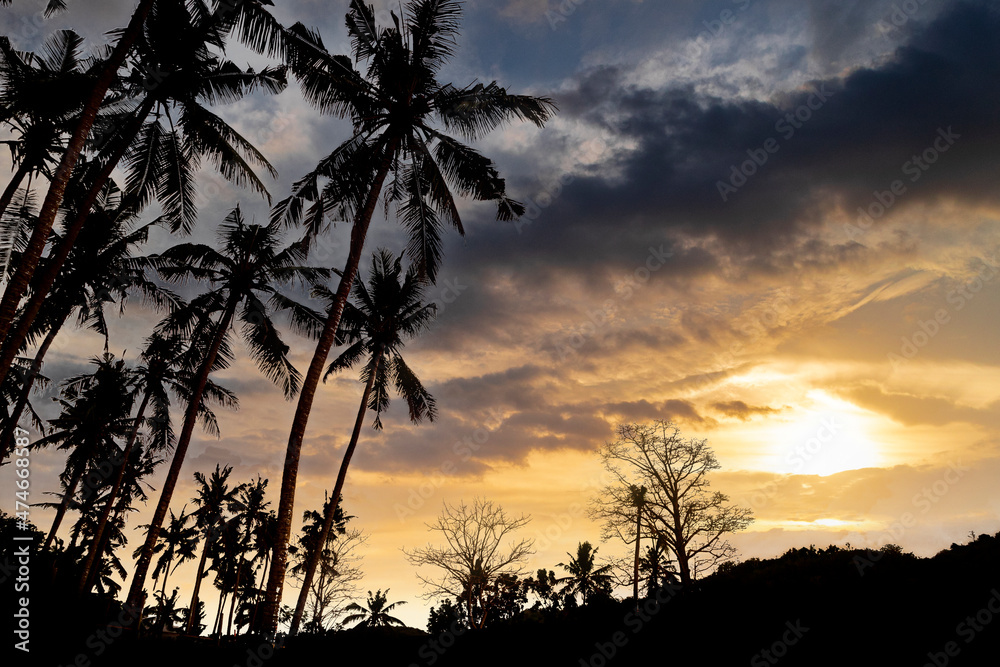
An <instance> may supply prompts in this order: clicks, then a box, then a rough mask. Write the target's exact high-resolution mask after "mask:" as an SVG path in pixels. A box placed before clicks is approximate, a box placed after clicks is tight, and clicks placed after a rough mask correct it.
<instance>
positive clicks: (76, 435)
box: [33, 354, 135, 550]
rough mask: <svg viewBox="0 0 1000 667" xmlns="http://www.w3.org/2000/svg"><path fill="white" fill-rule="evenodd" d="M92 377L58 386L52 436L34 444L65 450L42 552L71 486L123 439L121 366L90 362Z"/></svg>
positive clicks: (125, 408)
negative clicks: (55, 504) (61, 486)
mask: <svg viewBox="0 0 1000 667" xmlns="http://www.w3.org/2000/svg"><path fill="white" fill-rule="evenodd" d="M91 363H92V364H93V365H94V366H96V368H95V370H94V372H93V373H91V374H88V375H80V376H76V377H72V378H69V379H67V380H66V381H65V382H64V383H63V390H62V397H61V398H60V399H59V403H60V404H61V405H62V408H63V409H62V413H61V414H60V415H59V417H57V418H55V419H53V420H52V421H51V424H52V426H53V427H54V428H55V432H53V433H52V434H51V435H48V436H46V437H44V438H42V439H41V440H38V441H37V442H35V443H34V445H33V446H34V447H36V448H41V447H46V446H48V445H51V444H56V445H58V446H59V448H60V449H71V450H72V451H71V452H70V454H69V456H68V458H67V460H66V470H65V472H64V473H63V475H62V479H63V482H64V484H65V490H64V493H63V494H62V501H61V502H60V503H59V506H58V509H57V510H56V516H55V518H54V519H53V521H52V528H51V529H50V530H49V534H48V535H47V536H46V538H45V543H44V544H43V546H42V549H43V550H44V549H48V547H49V545H50V544H52V540H53V539H54V538H55V535H56V531H58V530H59V525H60V523H61V522H62V519H63V517H64V516H65V514H66V510H67V509H68V508H69V506H70V503H71V502H72V501H73V498H74V497H75V495H76V490H77V486H78V485H79V483H80V481H81V480H82V479H83V476H84V473H85V472H86V471H87V468H88V466H89V465H90V464H91V463H92V462H93V461H98V460H99V461H106V460H107V459H109V458H110V453H111V452H116V451H118V444H117V442H116V441H115V440H116V438H120V437H124V436H125V435H127V434H128V427H129V414H130V412H131V410H132V404H133V401H134V398H135V396H134V392H133V388H132V378H131V375H130V373H129V372H128V369H127V368H126V367H125V363H124V361H122V360H120V359H115V358H114V356H113V355H110V354H105V355H104V356H102V357H99V358H95V359H92V360H91Z"/></svg>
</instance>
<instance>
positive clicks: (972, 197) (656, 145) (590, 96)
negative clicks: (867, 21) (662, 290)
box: [490, 4, 1000, 270]
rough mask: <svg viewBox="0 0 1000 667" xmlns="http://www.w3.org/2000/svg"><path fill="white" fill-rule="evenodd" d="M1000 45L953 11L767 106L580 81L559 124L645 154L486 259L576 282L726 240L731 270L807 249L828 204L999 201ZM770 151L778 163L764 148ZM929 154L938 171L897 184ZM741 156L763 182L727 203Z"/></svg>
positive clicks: (577, 185)
mask: <svg viewBox="0 0 1000 667" xmlns="http://www.w3.org/2000/svg"><path fill="white" fill-rule="evenodd" d="M998 37H1000V16H998V15H997V14H996V13H992V12H989V11H987V10H985V9H983V8H976V7H973V6H969V5H964V4H961V5H956V6H954V7H952V8H951V9H950V10H948V11H947V12H945V13H944V14H942V15H941V16H940V17H939V18H938V19H937V20H935V21H934V22H933V23H932V24H930V25H929V26H927V27H926V29H925V30H923V31H922V32H920V33H919V34H918V35H916V36H915V37H914V38H913V39H912V40H911V42H910V43H909V45H908V46H906V47H903V48H901V49H899V50H898V52H897V53H896V55H895V57H894V58H893V59H892V60H891V61H890V62H888V63H886V64H884V65H882V66H880V67H877V68H864V69H859V70H856V71H854V72H853V73H851V74H849V75H848V76H847V77H846V78H843V79H839V78H833V79H828V80H823V81H815V82H813V84H812V85H811V86H809V87H808V88H807V89H805V90H801V91H795V92H791V93H788V94H786V95H784V96H782V98H781V99H778V100H775V101H773V102H761V101H723V100H718V99H704V98H701V97H699V96H698V95H696V94H695V93H694V92H692V91H691V90H690V89H683V88H681V89H678V88H666V89H661V90H651V89H648V88H641V87H636V86H634V85H630V84H627V83H626V78H627V75H628V71H627V70H625V69H623V68H621V67H604V68H599V69H596V70H593V71H590V72H587V73H585V74H582V75H581V76H580V77H579V79H578V81H577V84H576V86H575V88H573V89H571V90H569V91H568V92H566V93H564V94H561V95H559V96H558V100H557V101H558V103H559V105H560V108H561V113H562V114H563V115H564V116H566V117H569V118H575V119H577V120H581V121H584V122H586V123H588V124H590V125H591V126H593V127H594V128H600V129H602V130H604V131H613V132H616V133H618V134H619V135H621V136H622V137H624V138H627V139H630V140H632V141H634V142H635V143H636V145H637V148H636V149H635V150H633V151H630V152H627V153H619V154H618V155H617V165H616V166H617V167H618V168H619V169H620V170H621V171H622V174H623V177H622V178H615V179H611V178H607V177H604V176H601V175H592V176H580V177H578V178H576V179H575V180H574V181H573V182H572V183H569V184H568V185H566V186H564V189H563V192H562V193H561V195H560V196H559V197H558V198H557V199H556V200H555V201H554V203H553V204H552V205H551V207H550V208H548V209H547V210H546V211H544V213H543V215H542V217H541V218H540V219H539V220H538V221H537V222H535V223H533V224H532V225H531V226H529V227H527V228H526V229H525V231H524V234H523V237H526V238H523V237H522V236H519V235H516V234H515V235H510V236H509V237H508V238H507V239H503V238H500V236H499V234H498V233H493V234H491V236H492V237H493V238H491V239H490V241H491V251H492V261H493V262H498V263H505V264H509V265H517V266H525V265H527V266H534V265H535V264H537V263H544V265H545V266H546V267H547V268H548V269H549V270H555V268H557V267H555V266H554V265H553V262H558V263H559V264H560V265H562V263H563V262H568V263H569V264H570V267H567V268H571V269H572V268H580V267H583V266H584V265H585V263H586V262H594V261H597V262H598V263H599V262H601V261H605V260H606V259H607V261H613V260H611V259H608V258H616V257H617V258H618V259H619V261H620V262H624V261H627V260H626V259H625V258H627V257H631V258H633V261H635V259H634V258H636V257H637V255H638V256H639V257H640V258H641V253H642V251H643V250H644V249H645V247H646V246H647V245H649V244H651V243H660V242H663V241H664V240H665V239H667V240H669V239H671V238H674V237H676V235H677V234H684V235H689V236H693V237H698V238H709V237H717V238H719V239H720V240H721V241H723V242H724V243H725V244H726V250H727V252H728V253H730V255H731V257H732V258H733V259H739V260H741V261H748V260H750V261H752V260H754V259H755V258H757V257H759V256H764V257H766V256H768V255H771V254H773V253H780V252H781V250H782V249H783V248H785V247H787V246H788V245H789V244H791V243H794V242H795V241H796V240H797V239H798V238H799V237H802V236H808V235H809V234H810V232H811V231H812V230H813V229H814V228H815V226H816V225H817V224H818V223H819V222H820V221H821V220H823V218H824V215H825V214H826V213H828V212H830V208H831V206H834V205H835V203H834V202H836V201H839V202H841V203H842V205H843V206H844V207H845V209H846V210H847V211H849V212H852V215H853V212H854V211H855V210H856V209H857V208H858V207H859V206H866V207H867V206H868V205H869V204H871V203H872V202H873V201H874V200H873V192H875V191H880V192H881V191H886V190H888V189H889V188H890V185H891V183H892V182H893V181H894V180H900V181H902V182H903V184H904V185H905V186H906V191H905V193H904V194H902V195H899V196H898V197H896V198H897V199H898V200H899V204H897V206H896V209H898V210H903V209H904V208H906V207H909V206H912V205H913V204H917V203H928V202H934V201H937V200H938V199H940V198H944V197H950V196H955V197H962V198H965V199H966V200H967V201H970V202H990V203H995V202H996V201H997V196H998V195H997V191H996V188H995V183H996V180H997V176H998V168H997V166H996V160H995V155H996V152H997V149H998V148H1000V123H998V121H997V116H996V109H997V108H998V105H1000V85H998V84H1000V40H998ZM810 105H811V106H812V107H813V108H810ZM796 113H797V114H798V116H797V117H796V115H795V114H796ZM788 114H792V117H791V120H788V118H787V116H788ZM623 116H624V119H623V118H622V117H623ZM806 116H808V120H805V121H800V120H799V119H801V118H805V117H806ZM796 125H798V127H796ZM949 128H950V129H951V134H949ZM942 136H945V137H948V138H947V139H943V138H942ZM956 136H957V137H958V138H955V137H956ZM769 140H771V141H772V142H773V145H776V146H777V152H774V153H773V154H769V153H767V151H766V150H764V146H765V145H766V144H767V142H768V141H769ZM949 141H951V142H953V145H949V144H948V142H949ZM935 142H937V143H938V149H939V156H938V157H939V159H938V160H937V164H934V165H929V166H930V168H929V169H928V170H926V171H920V170H919V167H917V166H916V165H915V164H910V165H909V167H910V170H909V171H907V172H906V173H904V172H903V169H904V164H905V163H907V161H909V160H911V158H912V157H913V156H914V155H919V154H921V153H923V152H924V151H925V150H926V149H930V148H932V147H934V145H935ZM767 145H771V144H767ZM941 148H946V150H947V152H940V149H941ZM747 151H751V152H752V153H753V154H754V155H756V156H757V157H758V160H762V159H763V157H766V162H764V164H763V165H759V166H756V165H752V164H751V165H750V166H749V167H748V168H747V171H751V170H753V171H755V173H753V175H751V176H749V177H747V178H746V182H745V184H743V185H741V186H739V187H738V188H736V191H735V192H728V193H727V197H726V199H727V200H726V201H723V199H722V196H721V195H720V192H719V186H718V184H719V182H729V181H730V179H731V177H732V173H733V167H734V166H736V168H737V169H739V166H740V165H741V164H742V163H744V162H746V161H748V160H750V159H751V158H750V156H749V155H748V152H747ZM929 154H930V153H929ZM762 156H763V157H762ZM913 178H916V181H913V180H911V179H913ZM739 182H740V179H739V178H737V179H736V183H739ZM730 185H732V184H730ZM896 209H894V210H893V213H896V212H897V210H896ZM843 245H845V246H848V245H850V239H848V238H846V237H845V239H844V243H843ZM557 250H558V252H557ZM825 252H834V250H826V251H825ZM540 258H545V261H544V262H539V261H538V260H539V259H540ZM557 258H558V259H557ZM591 266H592V265H591Z"/></svg>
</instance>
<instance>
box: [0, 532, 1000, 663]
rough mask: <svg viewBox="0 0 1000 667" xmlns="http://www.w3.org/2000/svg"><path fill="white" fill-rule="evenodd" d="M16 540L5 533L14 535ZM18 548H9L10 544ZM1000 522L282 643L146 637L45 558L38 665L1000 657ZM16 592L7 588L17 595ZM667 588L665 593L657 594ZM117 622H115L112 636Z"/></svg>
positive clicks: (35, 653) (117, 608) (37, 617)
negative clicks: (637, 587)
mask: <svg viewBox="0 0 1000 667" xmlns="http://www.w3.org/2000/svg"><path fill="white" fill-rule="evenodd" d="M5 548H6V547H5ZM8 557H9V553H4V554H3V558H8ZM997 562H1000V533H997V534H996V535H993V536H990V535H979V536H978V537H977V538H975V539H974V540H972V541H970V542H969V543H967V544H962V545H958V544H953V545H951V547H950V548H948V549H945V550H943V551H941V552H940V553H938V554H936V555H935V556H933V557H931V558H921V557H917V556H914V555H913V554H910V553H906V552H904V551H903V550H902V549H900V548H899V547H897V546H895V545H888V546H886V547H884V548H882V549H879V550H870V549H853V548H846V547H838V546H830V547H827V548H817V547H815V546H809V547H805V548H797V549H791V550H789V551H787V552H786V553H784V554H782V555H781V556H779V557H776V558H770V559H758V558H752V559H749V560H746V561H744V562H741V563H738V564H731V565H727V566H726V567H724V568H722V571H720V572H717V573H715V574H713V575H712V576H709V577H707V578H705V579H702V580H700V581H697V582H695V584H693V585H692V586H691V587H690V588H688V589H687V590H681V589H680V588H679V587H670V586H668V587H664V588H661V589H660V590H659V591H658V593H657V595H656V596H654V597H647V598H645V599H643V600H641V601H640V609H639V610H638V611H637V610H636V609H635V603H634V601H633V600H621V601H620V600H613V599H603V600H600V599H599V600H595V601H594V602H593V603H592V604H589V605H587V606H585V607H580V608H576V609H562V610H555V611H545V610H541V611H540V610H526V611H524V612H522V613H521V614H519V615H517V616H515V617H514V618H512V619H510V620H508V621H505V622H502V623H497V624H494V625H492V626H490V627H487V628H485V629H482V630H476V631H468V630H467V631H463V632H459V633H458V634H457V636H456V635H455V634H452V633H447V632H446V633H445V634H444V635H436V636H432V635H430V634H427V633H426V632H423V631H421V630H416V629H413V628H372V629H367V628H357V629H352V630H346V631H339V632H330V633H327V634H326V635H323V636H316V635H300V636H297V637H294V638H290V639H288V640H287V642H285V641H281V642H280V647H279V648H277V649H273V648H272V647H271V646H270V644H267V643H266V642H262V641H261V640H260V639H258V638H254V637H239V638H236V639H224V640H223V642H222V643H221V645H219V644H217V643H216V642H215V640H212V639H206V638H198V639H190V638H179V637H175V638H171V637H165V638H160V639H153V638H144V639H139V640H136V639H134V638H132V637H131V636H130V635H129V633H127V632H126V633H122V634H118V633H117V632H115V626H116V622H115V619H116V618H117V617H118V616H120V614H121V613H122V611H121V609H122V608H121V605H120V603H118V602H115V601H110V600H108V599H102V598H99V597H97V596H91V597H90V598H88V599H87V600H86V601H85V602H84V603H81V605H80V606H76V607H70V606H67V604H66V602H65V597H64V596H63V594H62V593H63V588H62V585H63V582H61V581H60V580H59V578H58V577H57V578H56V579H55V580H53V581H46V580H45V579H44V577H43V576H41V575H42V574H43V573H44V572H45V571H46V570H45V568H46V566H47V565H46V562H45V556H44V554H39V555H38V559H37V560H36V562H35V563H34V565H33V567H34V570H33V571H34V572H35V573H36V574H35V575H33V579H32V582H33V588H32V607H31V609H32V629H33V633H32V654H31V664H39V665H70V664H74V665H81V666H82V667H87V666H88V665H95V666H100V667H104V666H108V667H111V666H117V665H131V664H135V660H136V656H137V655H141V656H143V658H142V661H143V663H144V664H148V665H153V666H155V665H177V664H197V665H200V664H213V665H226V666H228V665H246V666H248V667H254V666H256V667H262V666H263V665H267V666H268V667H272V666H273V667H278V666H281V665H300V664H304V663H312V662H316V661H319V662H327V661H331V660H334V659H357V658H363V659H364V660H365V662H367V663H368V664H374V665H379V666H385V667H394V666H396V665H399V666H402V667H409V666H411V665H426V666H428V667H429V666H431V665H437V666H441V667H448V666H452V665H456V666H457V665H471V664H475V665H556V666H560V665H566V666H581V665H583V666H586V665H591V666H592V667H603V666H605V665H640V664H676V663H677V662H681V663H687V662H694V661H697V662H699V663H700V664H710V665H736V664H744V665H745V664H751V665H754V666H759V665H774V664H781V665H813V666H815V665H931V666H932V667H943V666H944V665H959V666H965V665H995V664H996V658H997V656H998V655H1000V573H998V572H997V568H996V563H997ZM10 593H11V588H10V586H5V587H4V594H5V596H9V595H10ZM658 600H659V601H658ZM112 634H115V635H116V636H115V637H114V638H112V637H111V635H112Z"/></svg>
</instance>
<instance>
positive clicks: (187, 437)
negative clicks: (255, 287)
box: [126, 295, 237, 608]
mask: <svg viewBox="0 0 1000 667" xmlns="http://www.w3.org/2000/svg"><path fill="white" fill-rule="evenodd" d="M236 305H237V303H236V296H235V295H230V297H229V300H228V301H227V303H226V309H225V311H223V314H222V317H221V318H219V324H218V326H217V327H216V330H215V335H214V337H213V339H212V344H211V345H210V347H209V348H208V352H207V353H206V354H205V359H204V360H202V363H201V368H200V369H199V371H198V375H197V378H196V380H195V383H194V390H193V392H192V393H191V400H190V401H189V402H188V406H187V410H186V411H185V413H184V426H183V427H182V429H181V435H180V438H179V439H178V440H177V445H176V447H175V448H174V457H173V460H172V461H171V462H170V470H169V471H168V472H167V478H166V480H164V482H163V489H162V490H161V491H160V500H159V502H158V503H157V505H156V511H155V512H154V513H153V519H152V521H150V526H149V533H147V535H146V542H145V543H144V544H143V545H142V551H141V552H140V554H139V560H138V561H137V562H136V565H135V574H133V575H132V585H131V586H130V587H129V592H128V598H127V601H126V605H127V606H128V607H130V608H139V605H140V604H141V601H142V600H141V599H142V588H143V586H144V585H145V583H146V574H147V572H149V563H150V561H152V559H153V548H154V547H155V546H156V539H157V537H159V534H160V527H161V526H162V525H163V519H164V518H166V515H167V509H168V508H169V506H170V498H171V497H172V496H173V493H174V488H175V487H176V486H177V480H178V479H180V475H181V466H182V465H183V464H184V456H185V455H186V454H187V449H188V445H190V444H191V436H192V434H193V433H194V426H195V422H197V421H198V407H199V406H200V405H201V398H202V395H203V394H204V393H205V386H206V385H207V384H208V376H209V375H210V374H211V372H212V366H213V365H214V364H215V359H216V357H217V356H218V354H219V348H220V347H221V346H222V341H223V339H224V338H225V336H226V332H227V331H228V330H229V325H230V323H231V322H232V319H233V314H234V313H235V311H236Z"/></svg>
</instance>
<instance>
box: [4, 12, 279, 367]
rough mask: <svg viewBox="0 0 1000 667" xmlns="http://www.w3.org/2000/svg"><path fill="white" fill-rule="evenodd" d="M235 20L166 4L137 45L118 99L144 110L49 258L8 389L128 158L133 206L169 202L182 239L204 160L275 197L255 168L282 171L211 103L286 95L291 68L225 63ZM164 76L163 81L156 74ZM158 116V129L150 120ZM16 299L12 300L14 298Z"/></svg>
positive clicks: (114, 132)
mask: <svg viewBox="0 0 1000 667" xmlns="http://www.w3.org/2000/svg"><path fill="white" fill-rule="evenodd" d="M231 27H232V26H231V25H230V20H229V19H227V18H225V17H223V16H220V15H219V13H218V12H214V13H211V14H208V15H204V16H201V15H195V14H193V13H192V12H191V11H190V10H189V8H187V7H186V6H185V5H184V4H183V3H158V4H157V5H156V6H155V7H154V9H153V11H152V12H151V14H150V16H149V18H148V19H147V21H146V24H145V26H144V29H143V31H142V34H141V36H140V38H139V39H138V40H137V43H136V48H135V55H134V57H132V58H131V60H130V62H129V65H130V66H131V69H132V75H131V76H130V77H128V78H126V79H123V80H120V81H119V85H120V87H121V88H122V90H121V91H118V92H119V94H120V95H122V96H124V97H129V96H131V97H134V98H135V100H136V109H135V110H134V112H128V113H126V114H124V116H123V118H122V121H121V122H120V124H119V126H115V125H112V127H113V128H114V129H109V130H108V134H109V135H110V136H111V138H110V139H108V140H107V141H106V142H105V147H104V150H103V151H102V152H101V153H100V154H99V155H98V156H97V159H96V160H95V162H94V169H93V170H91V171H92V172H96V173H92V174H88V175H87V176H86V177H85V179H84V181H85V186H84V187H83V188H82V189H83V191H84V193H81V194H80V196H79V197H78V199H80V200H81V201H80V202H79V203H76V202H74V206H73V207H71V209H72V210H74V211H75V217H74V218H73V221H72V222H71V223H69V224H67V225H66V230H65V233H64V234H63V237H62V238H61V239H60V242H59V243H58V244H57V245H56V246H55V247H54V248H53V249H52V251H51V252H50V253H49V256H48V258H47V261H46V263H45V266H44V268H42V267H41V266H40V267H39V273H40V275H39V276H37V277H36V279H35V280H34V281H33V282H32V295H31V298H30V299H29V301H28V303H27V304H26V305H25V306H24V308H23V313H22V315H21V317H20V319H19V321H18V322H17V324H16V325H15V326H14V327H13V329H12V330H11V331H10V333H9V335H8V336H6V337H5V340H4V347H3V354H2V356H0V381H2V378H3V375H4V373H6V370H5V369H6V366H7V365H8V364H9V361H8V358H12V357H11V355H13V354H14V350H13V349H9V348H10V346H12V345H13V346H15V349H16V347H18V346H20V345H21V343H22V342H23V340H24V337H25V335H26V331H27V328H28V327H29V326H30V324H31V322H32V321H33V319H34V318H35V316H36V315H37V314H38V312H39V311H40V309H41V308H42V305H43V300H44V299H45V297H46V295H47V294H48V292H49V290H50V289H51V287H52V285H53V284H54V283H55V281H56V278H57V276H58V273H59V271H60V269H61V268H62V266H63V264H64V263H65V262H66V259H67V257H68V256H69V254H70V252H71V250H72V248H73V246H74V244H75V243H76V241H77V237H78V236H79V234H80V232H81V230H82V229H83V227H84V225H85V223H86V221H87V215H88V213H89V211H90V210H91V208H92V207H93V205H94V203H95V202H96V201H97V199H98V198H99V197H100V193H101V191H102V189H103V188H104V186H105V184H106V183H107V181H108V179H109V178H110V176H111V173H112V171H113V170H114V168H115V167H116V165H118V163H119V162H120V161H121V160H122V159H123V158H124V159H125V163H126V165H125V166H126V167H127V174H128V179H127V191H128V206H129V207H133V208H137V209H141V208H142V207H143V206H145V205H146V204H147V203H148V202H149V201H150V200H151V199H152V198H154V197H155V198H156V199H158V200H159V202H160V203H161V207H162V209H163V213H164V214H163V216H162V217H161V220H162V221H164V222H167V223H169V225H170V227H171V228H172V229H173V230H174V231H176V230H178V229H183V230H185V231H190V230H191V228H192V227H193V225H194V222H195V216H196V213H197V211H196V206H195V203H194V195H195V183H194V174H195V171H196V169H197V167H198V164H199V162H200V159H201V158H202V157H203V156H204V157H208V158H209V159H210V160H211V161H212V162H214V163H215V165H216V167H217V168H218V170H219V171H220V173H221V174H222V175H223V176H224V177H225V178H227V179H229V180H231V181H233V182H234V183H236V184H237V185H240V186H244V185H245V186H249V187H251V188H252V189H254V190H256V191H257V192H260V193H261V194H262V195H264V196H265V197H266V198H267V200H268V201H270V196H269V195H268V194H267V190H266V189H265V188H264V185H263V183H262V182H261V181H260V179H259V178H258V177H257V175H256V174H255V173H254V172H253V169H252V167H251V165H257V166H261V167H263V168H265V169H266V170H267V171H268V172H269V173H270V174H271V175H272V176H274V175H276V172H275V171H274V168H273V167H272V166H271V165H270V163H269V162H268V161H267V160H266V159H265V158H264V156H263V155H262V154H261V153H260V151H258V150H257V149H256V148H254V146H253V145H252V144H250V142H248V141H247V140H246V139H244V138H243V137H242V136H240V134H239V133H238V132H236V131H235V130H234V129H233V128H231V127H230V126H229V125H228V124H226V123H225V121H223V120H222V119H221V118H219V117H218V116H216V115H215V114H213V113H212V112H211V111H209V110H208V109H207V108H206V106H205V103H208V104H216V103H227V102H233V101H236V100H239V99H241V98H242V97H244V96H245V95H247V94H248V93H250V92H252V91H253V90H256V89H263V90H267V91H269V92H272V93H278V92H280V91H281V90H283V89H284V87H285V75H284V69H283V68H264V69H263V70H261V71H259V72H255V71H253V70H252V69H251V70H248V71H243V70H241V69H240V68H239V67H237V66H236V65H235V64H234V63H232V62H231V61H228V60H224V59H221V58H219V57H218V56H217V55H215V54H214V53H213V52H212V51H211V49H210V47H213V46H214V47H217V48H222V47H223V46H224V44H225V34H226V32H227V31H228V30H229V29H231ZM151 72H153V73H155V74H156V76H155V77H153V80H151V79H150V77H151V75H150V74H149V73H151ZM150 114H153V118H152V120H149V119H148V118H149V116H150ZM5 298H6V296H5Z"/></svg>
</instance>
